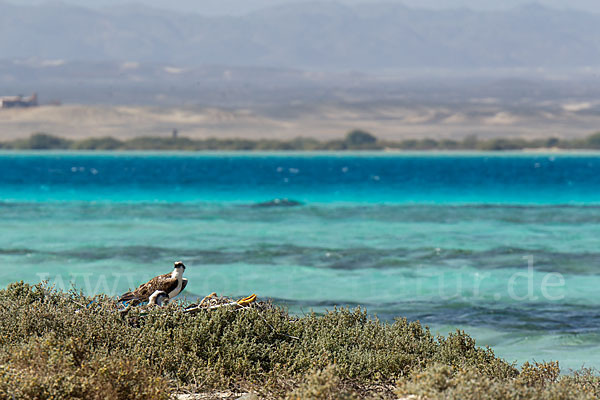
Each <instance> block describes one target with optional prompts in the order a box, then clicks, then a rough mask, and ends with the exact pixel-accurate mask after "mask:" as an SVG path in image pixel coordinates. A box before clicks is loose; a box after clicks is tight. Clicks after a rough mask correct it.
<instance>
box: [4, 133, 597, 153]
mask: <svg viewBox="0 0 600 400" xmlns="http://www.w3.org/2000/svg"><path fill="white" fill-rule="evenodd" d="M0 150H9V151H10V150H26V151H27V150H62V151H110V152H112V151H183V152H219V151H231V152H285V153H291V152H365V151H368V152H377V153H383V154H394V153H405V152H406V153H418V152H428V153H429V152H443V153H458V152H469V153H471V152H473V153H481V152H507V151H512V152H520V153H521V152H522V153H540V154H541V153H550V154H560V153H580V152H589V151H600V132H598V133H595V134H592V135H590V136H588V137H585V138H582V139H559V138H547V139H531V140H528V139H522V138H494V139H478V138H477V137H474V136H471V137H467V138H465V139H463V140H460V141H459V140H450V139H444V140H435V139H429V138H425V139H405V140H402V141H386V140H380V139H378V138H377V137H375V136H373V135H371V134H370V133H368V132H365V131H361V130H354V131H351V132H349V133H348V134H347V135H346V136H345V138H344V139H337V140H328V141H320V140H317V139H313V138H306V137H298V138H294V139H291V140H275V139H255V140H251V139H217V138H208V139H191V138H188V137H177V136H176V135H174V136H173V137H153V136H144V137H136V138H133V139H127V140H120V139H116V138H113V137H98V138H88V139H79V140H73V139H66V138H62V137H59V136H53V135H49V134H45V133H36V134H33V135H31V136H30V137H29V138H27V139H16V140H11V141H4V142H0Z"/></svg>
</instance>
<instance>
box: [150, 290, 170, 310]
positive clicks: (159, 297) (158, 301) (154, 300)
mask: <svg viewBox="0 0 600 400" xmlns="http://www.w3.org/2000/svg"><path fill="white" fill-rule="evenodd" d="M168 302H169V295H168V294H167V293H166V292H164V291H162V290H156V291H155V292H154V293H152V295H150V298H149V299H148V305H149V306H159V307H162V306H164V305H166V304H167V303H168Z"/></svg>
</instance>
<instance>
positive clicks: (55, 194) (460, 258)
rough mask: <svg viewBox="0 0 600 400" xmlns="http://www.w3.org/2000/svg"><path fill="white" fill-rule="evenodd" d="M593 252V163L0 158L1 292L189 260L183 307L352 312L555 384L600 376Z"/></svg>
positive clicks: (128, 280) (118, 279) (598, 210)
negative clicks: (213, 304) (264, 303)
mask: <svg viewBox="0 0 600 400" xmlns="http://www.w3.org/2000/svg"><path fill="white" fill-rule="evenodd" d="M274 199H289V201H288V202H285V201H279V202H275V201H272V200H274ZM296 202H297V203H296ZM599 238H600V156H598V155H594V154H581V155H568V154H562V155H556V154H552V155H550V154H504V153H503V154H458V155H452V154H410V155H406V154H395V155H380V154H378V155H375V154H329V155H323V154H287V155H282V154H271V155H266V154H209V155H206V154H203V155H199V154H189V153H186V154H181V153H155V154H148V153H142V154H130V153H106V154H97V153H93V154H90V153H9V152H5V153H0V284H1V285H2V286H5V285H7V284H8V283H10V282H13V281H15V280H21V279H22V280H25V281H27V282H31V283H35V282H39V281H40V280H49V281H50V282H51V283H52V284H54V285H55V286H56V287H58V288H60V289H69V288H70V287H71V285H72V284H74V285H75V286H76V287H77V288H78V289H81V290H83V291H84V292H86V293H88V294H96V293H107V294H110V295H118V294H120V293H122V292H125V291H126V290H127V289H128V288H131V287H134V286H137V285H138V284H140V283H142V282H144V281H145V280H147V279H149V278H151V277H152V276H155V275H157V274H160V273H165V272H168V271H169V270H170V269H171V267H172V263H173V262H174V261H176V260H182V261H184V262H185V264H186V266H187V267H188V268H187V269H186V272H185V275H186V277H187V278H188V279H189V284H188V287H187V289H186V296H187V297H188V298H189V299H193V298H196V297H199V296H200V297H201V296H204V295H206V294H208V293H210V292H213V291H215V292H217V293H219V294H223V295H229V296H234V297H235V296H240V297H241V296H246V295H248V294H251V293H256V294H257V295H258V296H259V297H260V298H271V299H274V301H275V302H277V303H280V304H285V305H286V306H288V307H289V309H290V310H291V311H292V312H295V313H299V314H301V313H308V312H310V311H311V310H315V311H317V312H321V311H323V310H324V309H331V308H333V307H334V306H335V305H339V306H342V305H350V306H355V305H362V306H365V307H366V308H367V310H368V312H369V313H370V314H372V315H376V316H377V317H378V318H380V319H383V320H390V321H391V320H393V319H394V318H399V317H400V318H401V317H406V318H408V319H410V320H420V321H421V322H423V323H424V324H426V325H428V326H430V327H431V329H432V331H433V332H437V333H441V334H447V333H448V332H451V331H453V330H454V329H457V328H459V329H463V330H465V331H467V332H468V333H470V334H472V335H473V336H474V337H475V338H476V339H477V342H478V343H479V344H480V345H491V346H493V348H494V350H495V351H496V353H497V354H498V355H500V356H502V357H504V358H505V359H507V360H509V361H516V362H518V363H521V362H524V361H526V360H536V361H543V360H546V361H548V360H559V361H560V363H561V365H562V367H563V368H564V369H565V370H567V369H568V368H573V369H576V368H580V367H581V366H584V365H585V366H587V367H597V368H600V291H599V290H598V288H600V249H599V246H598V245H599Z"/></svg>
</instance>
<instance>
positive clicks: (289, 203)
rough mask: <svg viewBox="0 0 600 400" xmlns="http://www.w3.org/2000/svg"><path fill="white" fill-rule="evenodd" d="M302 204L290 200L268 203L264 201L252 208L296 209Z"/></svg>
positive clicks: (270, 201)
mask: <svg viewBox="0 0 600 400" xmlns="http://www.w3.org/2000/svg"><path fill="white" fill-rule="evenodd" d="M302 204H303V203H301V202H299V201H296V200H290V199H273V200H269V201H264V202H262V203H257V204H255V205H254V207H296V206H301V205H302Z"/></svg>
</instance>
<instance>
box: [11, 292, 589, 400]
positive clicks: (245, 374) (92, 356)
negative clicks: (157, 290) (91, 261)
mask: <svg viewBox="0 0 600 400" xmlns="http://www.w3.org/2000/svg"><path fill="white" fill-rule="evenodd" d="M0 332H2V335H0V365H2V367H1V368H2V369H3V371H2V372H3V373H2V376H3V377H2V378H0V399H1V398H25V399H27V398H40V399H44V398H51V397H52V396H54V398H65V397H73V398H77V396H80V397H79V398H89V396H92V395H91V394H90V393H100V394H102V395H101V396H100V397H106V398H161V396H163V394H164V393H166V392H167V391H168V390H174V388H176V387H183V388H187V389H189V390H201V391H210V390H218V389H230V390H237V391H241V390H253V391H257V392H260V393H261V395H263V396H264V397H269V398H283V397H286V396H289V397H290V398H294V396H296V397H299V396H300V397H302V396H304V397H305V398H307V397H310V396H314V398H329V397H327V396H330V394H331V393H333V392H334V391H338V392H339V393H345V394H344V396H347V398H351V397H352V396H354V397H359V398H365V397H369V396H375V395H376V396H378V397H380V398H392V396H393V393H392V390H393V387H394V385H395V383H396V382H400V384H399V390H401V391H405V390H408V391H410V393H415V394H420V393H421V391H424V390H425V389H424V388H423V387H424V386H423V385H424V384H423V382H425V381H430V380H435V381H436V382H438V384H436V385H434V386H433V388H434V389H435V388H437V389H435V391H434V392H431V393H432V396H434V397H431V398H445V397H443V396H445V394H446V393H454V392H447V391H448V390H453V391H455V392H456V393H458V394H460V393H463V392H464V391H468V390H474V391H477V390H484V389H485V390H487V388H490V390H492V389H493V390H497V391H502V392H501V393H509V392H508V391H524V393H525V392H526V393H530V392H531V393H545V392H544V391H547V392H548V393H559V392H560V391H562V392H560V393H563V392H564V393H567V392H569V391H570V392H573V393H576V394H577V395H579V393H580V392H581V393H584V394H585V393H595V394H596V395H598V394H600V389H599V384H598V381H597V379H596V378H594V377H593V376H592V375H591V374H585V373H581V374H576V375H573V376H572V377H563V378H557V375H556V374H557V372H556V370H557V366H555V365H554V364H551V363H550V364H536V365H534V366H531V365H529V364H526V365H525V366H524V367H523V371H522V372H521V373H519V371H518V370H517V369H516V368H515V367H514V365H512V364H509V363H507V362H505V361H503V360H502V359H500V358H498V357H496V356H495V355H494V353H493V352H492V350H491V349H486V348H480V347H477V346H476V344H475V341H474V340H473V339H472V338H471V337H469V336H468V335H466V334H465V333H464V332H460V331H458V332H456V333H454V334H451V335H449V336H448V337H442V336H439V337H434V336H433V335H432V334H431V333H430V332H429V330H428V329H427V328H425V327H423V326H422V325H421V324H420V323H418V322H408V321H406V320H405V319H398V320H396V321H394V322H393V323H382V322H380V321H378V320H377V319H373V318H370V317H368V316H367V313H366V311H364V310H361V309H355V310H350V309H347V308H341V309H334V310H332V311H329V312H326V313H324V314H323V315H317V314H310V315H306V316H303V317H293V316H290V315H289V314H288V313H287V312H286V311H285V310H284V309H281V308H279V307H275V306H272V305H270V304H265V303H261V304H256V305H254V306H253V307H251V308H248V309H243V310H238V311H233V310H230V309H227V308H220V309H215V310H212V311H200V312H198V313H197V314H194V315H191V314H189V313H185V312H184V309H183V307H182V305H181V304H177V303H172V304H170V305H169V306H168V307H159V308H154V309H148V308H143V307H140V308H134V309H132V310H131V311H130V312H129V313H128V314H126V315H124V314H122V313H120V312H119V308H118V305H117V304H116V302H115V300H114V299H111V298H107V297H106V296H96V297H93V298H90V297H86V296H84V295H82V294H80V293H77V292H76V291H74V290H73V291H70V292H68V293H59V292H56V291H54V290H51V289H49V288H47V287H46V286H44V285H42V284H38V285H34V286H31V285H28V284H25V283H22V282H19V283H14V284H11V285H9V286H8V287H7V288H6V289H3V290H0ZM461 371H462V372H461ZM474 371H476V374H477V375H476V376H477V379H479V380H481V382H482V383H481V385H483V386H473V385H472V387H471V386H468V385H467V386H466V388H464V389H463V388H462V386H464V384H463V383H461V384H460V385H458V384H457V383H456V382H459V381H460V382H463V381H464V380H465V379H467V378H469V377H472V376H475V375H472V374H475V372H474ZM461 374H462V375H461ZM464 374H467V375H464ZM468 374H471V375H468ZM469 379H470V378H469ZM167 384H168V388H167ZM457 385H458V386H457ZM507 385H508V386H507ZM425 386H427V385H425ZM459 386H460V387H459ZM92 387H93V388H96V389H95V390H96V392H93V391H92V389H90V388H92ZM434 389H427V390H434ZM459 390H463V392H459ZM570 392H569V393H570ZM427 393H429V392H427ZM464 393H467V392H464ZM499 393H500V392H499ZM510 393H512V392H510ZM319 396H321V397H319ZM323 396H325V397H323ZM435 396H437V397H435ZM459 397H460V396H459ZM459 397H457V398H459ZM91 398H93V397H91ZM331 398H333V397H331ZM465 398H469V397H465ZM525 398H533V397H525ZM548 398H550V397H548ZM581 398H585V397H581Z"/></svg>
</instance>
